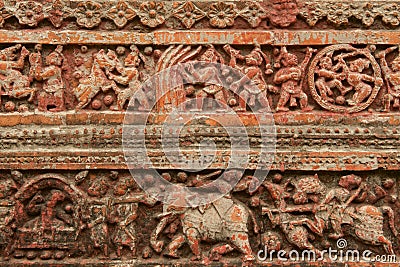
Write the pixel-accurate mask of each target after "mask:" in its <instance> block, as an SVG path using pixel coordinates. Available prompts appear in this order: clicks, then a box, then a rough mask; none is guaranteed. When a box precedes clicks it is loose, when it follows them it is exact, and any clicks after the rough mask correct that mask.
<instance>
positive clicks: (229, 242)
mask: <svg viewBox="0 0 400 267" xmlns="http://www.w3.org/2000/svg"><path fill="white" fill-rule="evenodd" d="M164 215H165V216H164V217H163V218H162V219H161V221H160V222H159V224H158V225H157V227H156V229H155V230H154V231H153V233H152V236H151V240H150V242H151V245H152V247H153V249H154V250H155V251H156V252H161V251H162V248H163V245H164V242H163V241H160V240H157V239H158V237H159V235H160V233H161V232H162V231H163V230H164V228H165V227H166V226H167V225H168V224H169V223H171V222H173V221H174V220H176V219H177V218H178V219H179V220H180V222H181V224H182V228H183V234H178V235H176V236H174V238H173V239H172V241H171V242H170V243H169V244H168V246H167V248H166V252H165V253H164V255H166V256H169V257H174V258H178V257H179V256H178V254H177V250H178V249H179V248H180V247H181V246H182V245H184V244H186V243H187V244H188V245H189V246H190V249H191V251H192V252H193V254H194V257H193V259H200V258H201V257H202V255H201V248H200V241H201V240H204V241H208V242H213V243H217V242H224V244H223V245H217V246H215V247H214V248H213V249H212V250H211V251H210V258H211V259H216V257H220V255H222V254H225V253H228V252H230V251H233V250H234V249H237V250H239V251H240V252H242V253H243V254H244V260H246V261H252V260H254V259H255V257H254V255H253V252H252V249H251V246H250V243H249V236H248V226H247V223H248V220H249V217H250V218H251V219H252V221H253V224H254V231H255V232H256V233H258V225H257V222H256V221H255V218H254V215H253V214H252V211H251V210H250V209H249V208H248V207H247V206H246V205H245V204H243V203H241V202H240V201H238V200H235V199H232V198H230V197H223V198H220V199H218V200H217V201H215V202H213V203H211V204H208V205H206V206H205V207H198V208H187V209H185V210H183V211H182V212H181V213H179V214H177V213H170V212H167V213H165V214H164Z"/></svg>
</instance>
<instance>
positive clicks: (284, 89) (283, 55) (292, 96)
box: [274, 47, 315, 111]
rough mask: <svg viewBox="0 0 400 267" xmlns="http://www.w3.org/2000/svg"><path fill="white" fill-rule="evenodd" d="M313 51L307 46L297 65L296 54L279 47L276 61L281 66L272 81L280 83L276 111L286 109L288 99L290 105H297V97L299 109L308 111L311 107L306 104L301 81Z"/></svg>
mask: <svg viewBox="0 0 400 267" xmlns="http://www.w3.org/2000/svg"><path fill="white" fill-rule="evenodd" d="M313 52H315V50H314V49H312V48H307V52H306V56H305V58H304V60H303V61H302V62H301V63H300V65H299V63H298V58H297V56H296V55H294V54H292V53H288V52H287V50H286V47H282V48H281V51H280V55H279V57H278V62H279V61H282V64H283V68H281V69H279V70H278V72H277V73H276V74H275V77H274V83H276V84H280V85H281V93H280V97H279V100H278V104H277V107H276V111H288V110H289V108H287V107H285V106H286V104H287V103H288V101H289V102H290V104H289V105H290V106H291V107H295V106H297V102H296V100H297V99H298V100H299V103H300V108H301V110H303V111H309V110H311V109H312V108H311V107H310V106H309V105H308V97H307V95H306V94H305V93H304V92H303V89H302V84H303V82H302V81H303V77H304V75H305V70H306V67H307V65H308V62H309V61H310V59H311V56H312V54H313Z"/></svg>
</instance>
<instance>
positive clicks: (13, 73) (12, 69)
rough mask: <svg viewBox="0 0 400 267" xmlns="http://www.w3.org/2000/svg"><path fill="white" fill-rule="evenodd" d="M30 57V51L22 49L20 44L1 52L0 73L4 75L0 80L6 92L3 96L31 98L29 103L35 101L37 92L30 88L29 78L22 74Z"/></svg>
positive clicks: (0, 84)
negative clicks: (18, 53)
mask: <svg viewBox="0 0 400 267" xmlns="http://www.w3.org/2000/svg"><path fill="white" fill-rule="evenodd" d="M19 49H21V55H20V57H19V58H18V60H15V59H16V57H17V55H16V53H17V51H18V50H19ZM28 55H29V51H28V50H27V49H26V48H25V47H24V46H23V47H22V48H21V45H19V44H18V45H15V46H12V47H8V48H5V49H3V50H1V51H0V73H1V74H3V75H4V77H3V78H1V79H0V86H1V88H2V89H3V90H4V92H1V94H5V95H8V96H10V97H12V98H23V97H26V96H29V98H28V101H30V102H31V101H33V97H34V96H35V91H36V90H35V89H34V88H31V87H30V83H31V81H30V79H29V77H28V76H26V75H24V74H22V73H21V71H22V69H23V68H24V64H25V58H26V57H27V56H28ZM1 94H0V95H1ZM0 103H1V99H0Z"/></svg>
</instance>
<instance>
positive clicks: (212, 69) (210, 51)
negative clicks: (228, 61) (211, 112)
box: [183, 45, 228, 110]
mask: <svg viewBox="0 0 400 267" xmlns="http://www.w3.org/2000/svg"><path fill="white" fill-rule="evenodd" d="M199 60H200V62H201V63H200V67H195V65H194V64H197V63H196V62H193V64H191V62H189V63H187V69H186V71H187V73H183V74H184V78H186V80H187V81H188V82H189V83H190V82H193V83H201V84H202V88H201V89H200V90H194V88H193V87H187V88H190V89H193V90H190V89H189V90H188V89H187V90H186V95H187V96H192V95H194V96H195V97H196V108H197V109H198V110H201V109H203V108H204V106H203V104H204V99H205V98H207V97H210V98H213V99H215V101H216V102H217V103H218V105H219V107H221V108H225V107H226V105H227V99H228V93H227V92H226V90H224V86H223V82H222V81H221V78H222V77H221V74H222V73H221V72H220V70H218V69H217V68H216V66H215V65H212V64H209V63H220V64H224V59H223V57H222V56H221V54H220V53H219V52H218V51H217V50H216V49H215V48H214V46H213V45H209V47H208V48H207V49H206V51H205V52H204V53H203V54H202V55H201V56H200V58H199ZM185 74H186V75H185ZM190 76H193V77H190ZM193 78H194V79H193ZM209 108H212V103H210V104H209Z"/></svg>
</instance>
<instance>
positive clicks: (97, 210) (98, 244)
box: [86, 203, 109, 257]
mask: <svg viewBox="0 0 400 267" xmlns="http://www.w3.org/2000/svg"><path fill="white" fill-rule="evenodd" d="M106 219H107V206H106V205H105V204H102V203H98V204H97V203H92V204H91V205H90V211H89V222H88V223H87V225H86V227H87V228H88V229H89V230H90V240H91V242H92V244H91V246H90V249H91V251H90V253H91V254H92V253H93V252H94V249H95V248H100V249H102V251H103V254H104V256H105V257H108V255H109V246H108V242H109V240H108V237H109V234H108V225H107V220H106Z"/></svg>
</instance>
